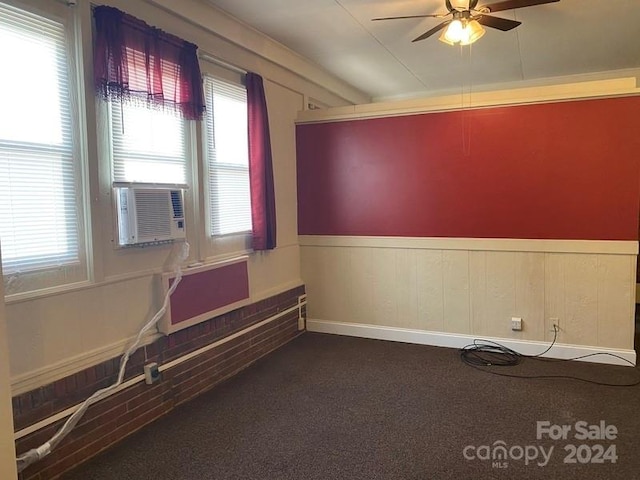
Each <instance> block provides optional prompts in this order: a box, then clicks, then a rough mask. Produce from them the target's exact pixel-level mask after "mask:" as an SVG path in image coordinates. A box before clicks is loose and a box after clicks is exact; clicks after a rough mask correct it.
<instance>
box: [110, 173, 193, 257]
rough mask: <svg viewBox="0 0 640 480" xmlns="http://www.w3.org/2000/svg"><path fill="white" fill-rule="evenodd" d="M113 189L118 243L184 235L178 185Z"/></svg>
mask: <svg viewBox="0 0 640 480" xmlns="http://www.w3.org/2000/svg"><path fill="white" fill-rule="evenodd" d="M115 191H116V208H117V213H118V244H119V245H120V246H130V245H139V244H145V243H155V242H166V241H170V240H178V239H182V238H185V236H186V233H185V220H184V197H183V191H182V190H181V189H175V188H152V187H139V186H133V187H117V188H116V189H115Z"/></svg>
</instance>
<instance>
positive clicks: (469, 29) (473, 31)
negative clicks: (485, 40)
mask: <svg viewBox="0 0 640 480" xmlns="http://www.w3.org/2000/svg"><path fill="white" fill-rule="evenodd" d="M464 32H465V34H464V37H465V38H463V39H462V40H460V45H471V44H472V43H473V42H475V41H476V40H478V39H479V38H480V37H482V36H483V35H484V34H485V33H486V30H485V29H484V28H482V25H480V23H479V22H478V21H477V20H471V21H470V22H469V23H467V26H466V28H465V29H464Z"/></svg>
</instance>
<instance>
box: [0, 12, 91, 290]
mask: <svg viewBox="0 0 640 480" xmlns="http://www.w3.org/2000/svg"><path fill="white" fill-rule="evenodd" d="M66 52H67V49H66V45H65V28H64V25H63V24H62V23H59V22H57V21H54V20H50V19H47V18H44V17H41V16H38V15H35V14H32V13H30V12H27V11H24V10H21V9H18V8H15V7H12V6H10V5H6V4H4V3H0V65H5V66H10V67H11V68H9V69H8V70H6V71H5V72H4V73H3V74H2V75H0V105H1V106H2V107H1V109H2V113H1V114H0V239H1V242H2V266H3V270H4V273H5V275H7V274H13V273H16V272H28V271H34V270H39V269H43V268H51V267H60V266H63V265H69V264H74V263H75V264H78V263H79V262H80V261H81V258H84V254H81V252H80V244H81V241H80V236H81V230H82V227H81V223H82V222H81V220H80V210H81V203H80V201H79V199H80V195H79V192H80V188H79V182H78V178H79V177H80V175H79V173H78V167H77V165H78V163H77V162H78V159H77V158H76V157H78V155H77V154H74V142H73V138H74V134H75V132H74V131H73V123H74V122H72V113H71V105H70V99H71V98H72V94H71V91H70V90H71V88H70V84H69V75H68V65H69V59H68V58H67V55H66ZM67 281H69V279H67ZM58 283H65V282H64V281H62V282H58ZM7 293H11V292H9V291H7Z"/></svg>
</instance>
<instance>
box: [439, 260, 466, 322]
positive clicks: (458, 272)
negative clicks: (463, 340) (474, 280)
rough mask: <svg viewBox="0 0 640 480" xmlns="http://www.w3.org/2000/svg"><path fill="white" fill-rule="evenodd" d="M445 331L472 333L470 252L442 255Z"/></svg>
mask: <svg viewBox="0 0 640 480" xmlns="http://www.w3.org/2000/svg"><path fill="white" fill-rule="evenodd" d="M442 264H443V265H442V266H443V268H442V272H443V292H444V331H445V332H452V333H453V332H455V333H465V334H466V333H471V312H470V306H469V288H470V285H469V252H466V251H450V250H447V251H444V252H443V253H442Z"/></svg>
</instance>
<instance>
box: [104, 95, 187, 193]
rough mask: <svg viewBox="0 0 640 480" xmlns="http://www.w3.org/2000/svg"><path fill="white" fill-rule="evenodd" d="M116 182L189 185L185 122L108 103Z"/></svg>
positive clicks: (142, 107) (170, 115) (138, 107)
mask: <svg viewBox="0 0 640 480" xmlns="http://www.w3.org/2000/svg"><path fill="white" fill-rule="evenodd" d="M109 108H110V117H111V154H112V165H113V181H114V182H116V183H117V182H123V183H131V182H139V183H160V184H172V185H186V184H187V183H188V182H187V163H186V162H187V151H186V150H187V148H186V139H185V130H186V125H185V124H186V121H185V120H183V119H182V118H180V117H179V116H177V115H175V114H173V113H171V112H163V111H162V110H157V109H153V108H149V107H148V106H146V105H144V104H143V105H138V104H136V103H127V102H123V103H118V102H109Z"/></svg>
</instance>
